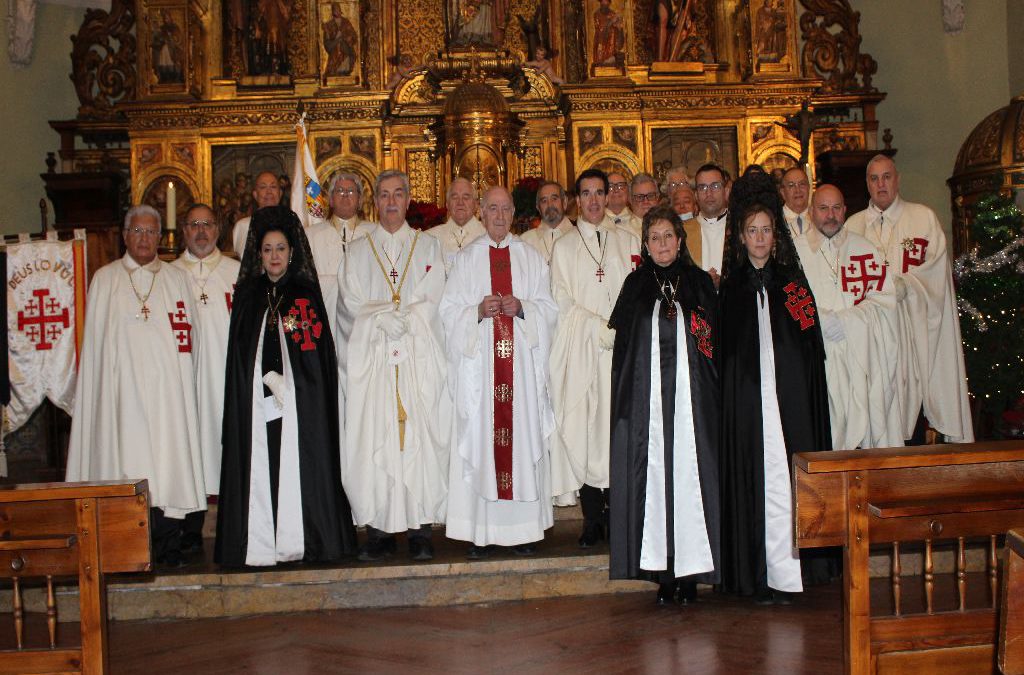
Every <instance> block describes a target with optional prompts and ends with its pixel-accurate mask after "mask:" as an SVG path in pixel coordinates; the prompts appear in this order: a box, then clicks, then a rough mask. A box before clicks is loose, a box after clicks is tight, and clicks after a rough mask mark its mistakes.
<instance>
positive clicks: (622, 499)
mask: <svg viewBox="0 0 1024 675" xmlns="http://www.w3.org/2000/svg"><path fill="white" fill-rule="evenodd" d="M655 274H657V275H658V276H657V277H656V276H655ZM665 280H671V281H672V285H673V286H677V285H678V286H679V291H678V293H677V295H676V299H677V301H678V302H679V305H680V307H681V312H679V315H678V321H674V320H670V319H669V318H668V312H667V302H666V300H665V298H664V297H663V295H662V292H661V290H659V287H660V285H661V283H664V281H665ZM659 299H661V301H662V305H661V307H660V311H659V316H658V335H657V336H654V337H655V338H656V339H657V340H658V343H659V348H660V362H659V363H658V364H655V367H658V368H660V370H661V391H660V392H655V396H656V400H660V401H661V410H659V411H656V412H655V414H660V415H661V418H662V423H663V425H664V434H663V436H664V440H665V451H664V454H665V458H664V459H665V476H666V485H665V488H666V491H665V500H666V511H667V513H666V516H667V518H666V537H667V540H668V541H667V542H666V545H667V550H668V555H669V559H668V570H665V571H661V572H656V571H654V572H652V571H647V570H642V569H640V554H641V542H642V541H643V532H644V512H645V508H646V490H647V461H648V447H649V441H650V421H651V403H650V401H651V367H652V363H651V359H652V353H651V351H652V341H651V338H652V319H653V313H654V304H655V301H657V300H659ZM609 326H611V327H612V328H614V329H615V331H616V333H615V351H614V352H613V356H612V404H611V467H610V494H609V519H610V528H609V529H610V533H609V535H610V536H609V546H610V568H609V572H610V576H611V578H612V579H647V580H649V581H657V582H667V581H670V580H671V579H673V578H674V574H672V572H671V570H672V565H673V557H674V556H673V553H674V551H675V542H674V541H673V517H674V513H673V508H672V504H673V493H672V480H671V476H672V467H673V462H674V460H675V458H676V455H677V452H674V448H673V430H674V425H675V424H677V423H678V422H679V420H680V417H679V415H678V411H676V410H675V396H676V384H677V383H676V359H677V357H678V356H679V355H678V354H677V353H676V351H677V350H676V337H677V332H676V331H677V328H679V329H681V330H683V331H684V332H685V336H686V339H685V344H686V354H684V355H682V356H683V358H686V359H687V363H688V365H689V368H690V401H689V402H688V405H690V407H691V409H692V412H693V421H694V436H695V441H696V445H697V467H698V473H699V475H700V482H701V496H702V503H703V506H704V524H705V526H706V528H707V533H708V539H709V543H710V544H711V554H712V558H713V559H714V562H715V571H714V572H710V573H706V574H701V575H696V576H694V577H692V580H694V581H699V582H701V583H709V584H710V583H716V582H717V580H718V557H719V556H718V549H719V536H718V535H719V499H718V470H717V460H718V458H717V455H718V432H719V407H718V405H719V389H718V371H717V367H716V363H715V362H716V360H717V358H718V355H717V351H716V350H717V346H716V341H717V335H718V312H717V299H716V297H715V288H714V286H713V285H712V283H711V277H710V276H708V274H707V273H706V272H704V271H703V270H701V269H700V268H698V267H696V266H694V265H693V264H692V263H687V262H684V261H682V260H676V261H675V262H674V263H672V264H671V265H670V266H668V267H667V268H661V267H657V266H656V265H655V264H654V263H653V262H652V261H651V260H650V259H649V258H648V259H646V262H644V264H643V265H641V266H640V267H639V268H638V269H636V270H635V271H634V272H632V273H631V274H630V275H629V276H628V277H626V279H625V281H624V282H623V284H622V290H621V292H620V293H619V298H618V301H617V302H616V303H615V309H614V310H613V311H612V316H611V320H610V321H609Z"/></svg>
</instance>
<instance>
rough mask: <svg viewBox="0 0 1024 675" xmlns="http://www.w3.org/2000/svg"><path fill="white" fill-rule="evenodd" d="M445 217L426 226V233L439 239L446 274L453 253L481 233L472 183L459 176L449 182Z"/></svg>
mask: <svg viewBox="0 0 1024 675" xmlns="http://www.w3.org/2000/svg"><path fill="white" fill-rule="evenodd" d="M445 206H447V207H448V220H447V222H444V223H442V224H440V225H437V226H435V227H432V228H430V229H429V230H427V234H429V235H430V236H432V237H434V238H436V239H437V240H438V241H439V242H441V248H442V249H443V250H444V269H445V274H447V273H448V272H449V271H450V270H451V268H452V264H453V263H454V261H455V254H456V253H458V252H459V251H461V250H462V249H463V248H465V247H466V246H467V245H468V244H469V243H470V242H472V241H473V240H474V239H476V238H477V237H479V236H480V235H482V234H483V233H484V226H483V225H481V224H480V221H479V220H477V219H476V216H475V215H474V214H475V213H476V190H475V188H474V187H473V184H472V183H471V182H469V181H468V180H466V179H465V178H462V177H459V178H456V179H455V180H453V181H452V184H451V185H449V186H448V192H447V194H446V197H445Z"/></svg>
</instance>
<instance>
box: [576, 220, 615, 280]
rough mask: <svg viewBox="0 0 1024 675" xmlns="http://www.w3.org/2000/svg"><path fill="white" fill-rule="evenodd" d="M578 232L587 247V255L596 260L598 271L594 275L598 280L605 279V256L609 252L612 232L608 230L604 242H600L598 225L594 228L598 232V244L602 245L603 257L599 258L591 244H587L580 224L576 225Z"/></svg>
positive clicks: (584, 246)
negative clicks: (609, 240) (592, 250)
mask: <svg viewBox="0 0 1024 675" xmlns="http://www.w3.org/2000/svg"><path fill="white" fill-rule="evenodd" d="M576 232H577V233H579V235H580V241H582V242H583V248H585V249H587V255H589V256H590V259H591V260H593V261H594V264H595V265H597V272H595V273H594V276H596V277H597V282H598V283H601V282H602V281H604V257H605V254H606V253H608V239H609V238H610V236H611V233H608V232H606V233H605V237H604V242H603V243H600V242H601V232H600V231H599V230H598V229H597V228H596V227H595V228H594V232H595V233H596V234H597V241H598V242H599V244H598V245H599V246H600V247H601V259H600V260H598V259H597V256H595V255H594V254H593V253H591V251H590V245H589V244H587V240H586V239H585V238H584V237H583V231H582V230H580V228H579V226H577V227H576Z"/></svg>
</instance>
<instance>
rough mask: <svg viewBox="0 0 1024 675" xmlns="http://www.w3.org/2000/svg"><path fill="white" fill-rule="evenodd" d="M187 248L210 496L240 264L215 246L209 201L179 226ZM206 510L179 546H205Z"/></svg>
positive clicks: (194, 516)
mask: <svg viewBox="0 0 1024 675" xmlns="http://www.w3.org/2000/svg"><path fill="white" fill-rule="evenodd" d="M181 234H182V237H183V238H184V240H185V251H184V252H183V253H182V254H181V255H180V256H178V259H177V260H175V261H174V262H173V263H171V265H173V266H174V267H177V268H178V269H180V270H182V271H184V272H185V274H186V275H187V276H188V279H189V281H190V283H191V284H192V304H193V306H194V307H195V320H196V324H197V325H198V326H199V327H200V330H199V337H200V338H201V339H202V344H201V345H199V346H198V349H197V351H198V354H197V371H196V399H197V403H198V407H199V445H200V446H201V447H202V454H203V476H204V478H205V480H206V494H208V495H216V494H219V493H220V457H221V438H220V437H221V429H222V428H223V422H224V369H225V360H224V359H225V356H226V354H227V348H228V324H229V323H230V322H231V304H232V300H233V298H234V294H235V281H236V280H237V279H238V268H239V263H238V261H237V260H235V259H234V258H229V257H228V256H226V255H224V254H222V253H221V251H220V250H219V249H218V248H217V239H218V237H219V235H220V227H219V225H218V223H217V217H216V216H215V215H214V213H213V210H212V209H211V208H210V207H209V206H207V205H206V204H193V205H192V206H191V207H190V208H189V210H188V211H187V212H186V213H185V226H184V227H183V228H182V230H181ZM205 515H206V511H195V512H193V513H190V514H188V515H187V516H185V524H184V527H183V530H182V536H181V547H182V551H184V552H186V553H191V552H198V551H200V550H202V547H203V520H204V518H205Z"/></svg>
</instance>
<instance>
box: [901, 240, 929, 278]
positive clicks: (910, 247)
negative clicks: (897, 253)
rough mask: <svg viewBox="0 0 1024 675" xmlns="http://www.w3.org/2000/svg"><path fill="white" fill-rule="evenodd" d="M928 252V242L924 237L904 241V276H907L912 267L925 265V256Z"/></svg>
mask: <svg viewBox="0 0 1024 675" xmlns="http://www.w3.org/2000/svg"><path fill="white" fill-rule="evenodd" d="M927 250H928V240H927V239H924V238H922V237H914V238H913V239H904V240H903V274H906V273H907V272H908V271H909V270H910V268H911V267H920V266H921V265H923V264H924V254H925V251H927Z"/></svg>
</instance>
